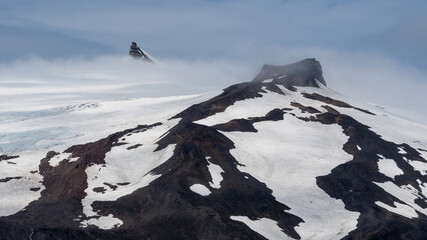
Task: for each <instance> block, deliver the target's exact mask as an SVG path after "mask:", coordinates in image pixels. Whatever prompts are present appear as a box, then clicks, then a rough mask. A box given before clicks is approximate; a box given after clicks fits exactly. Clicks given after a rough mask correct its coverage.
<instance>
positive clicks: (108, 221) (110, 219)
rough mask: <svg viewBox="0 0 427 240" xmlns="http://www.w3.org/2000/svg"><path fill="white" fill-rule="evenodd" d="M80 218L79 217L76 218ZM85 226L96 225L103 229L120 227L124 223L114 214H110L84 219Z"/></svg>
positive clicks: (83, 224)
mask: <svg viewBox="0 0 427 240" xmlns="http://www.w3.org/2000/svg"><path fill="white" fill-rule="evenodd" d="M75 220H78V219H75ZM81 224H82V226H83V227H88V226H89V225H95V226H97V227H99V228H101V229H105V230H107V229H112V228H117V227H120V226H121V225H122V224H123V221H121V220H120V219H118V218H115V217H114V216H113V214H110V215H108V216H100V217H99V218H91V219H89V220H84V221H82V222H81Z"/></svg>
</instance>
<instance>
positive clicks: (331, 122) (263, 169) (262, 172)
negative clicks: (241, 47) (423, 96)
mask: <svg viewBox="0 0 427 240" xmlns="http://www.w3.org/2000/svg"><path fill="white" fill-rule="evenodd" d="M303 61H305V60H303ZM308 61H310V62H313V63H316V62H315V60H314V59H312V60H308ZM299 64H300V63H297V64H296V66H299ZM319 65H320V64H319ZM287 66H288V67H286V66H285V67H279V70H280V71H281V72H280V73H281V74H282V75H280V76H284V75H289V73H290V72H293V70H292V71H290V70H289V69H293V67H289V66H295V65H292V64H291V65H287ZM283 69H287V70H286V71H284V70H283ZM298 69H299V70H298V71H300V70H301V69H300V68H298ZM305 69H309V68H305ZM320 69H321V68H320ZM310 71H311V70H310ZM261 72H263V71H261ZM270 73H271V72H270ZM274 73H275V72H273V73H272V74H274ZM285 73H286V74H285ZM260 74H261V73H260ZM260 74H259V75H260ZM272 74H270V75H268V74H267V75H268V76H271V75H272ZM319 74H321V72H320V73H319V71H318V70H316V71H315V73H313V72H309V73H305V74H302V75H301V76H299V77H298V76H293V77H292V78H286V79H288V80H286V81H284V80H281V79H278V77H277V79H276V80H275V79H274V77H273V80H272V81H265V80H266V79H264V78H265V77H267V75H265V74H264V76H265V77H259V75H258V76H257V77H256V78H255V79H264V80H256V81H254V80H255V79H254V80H253V81H251V82H244V83H240V84H235V85H232V86H230V87H228V88H225V89H224V90H223V92H222V93H221V94H219V95H217V96H215V97H213V98H210V99H207V100H205V101H203V102H199V103H196V104H193V105H192V106H190V107H187V108H185V109H184V110H182V111H179V112H178V113H177V114H173V115H172V116H171V117H170V118H168V119H161V120H160V121H158V122H156V123H155V122H151V123H141V124H140V125H138V126H137V127H133V128H129V129H126V130H122V131H119V132H115V133H112V134H109V135H108V136H107V137H105V138H102V139H100V140H98V141H94V142H89V143H83V144H77V145H73V146H69V147H68V148H67V149H66V150H64V151H61V152H52V151H50V152H48V153H47V154H46V155H45V157H44V158H43V159H41V160H39V161H40V164H39V168H38V173H34V174H40V175H41V176H42V178H43V187H44V189H42V190H41V192H40V194H41V197H40V198H38V199H36V200H34V201H33V202H31V203H30V204H29V205H28V206H26V207H25V208H24V209H22V210H21V211H19V212H17V213H14V214H11V215H9V216H2V217H0V222H1V223H2V224H1V226H0V236H2V237H3V238H4V239H16V238H28V236H29V235H30V234H31V238H32V239H52V238H65V239H98V238H101V239H135V238H136V239H324V238H331V239H377V238H387V239H400V238H410V239H423V237H424V236H426V235H427V232H426V230H425V229H427V227H426V221H427V220H426V219H427V217H426V214H427V211H426V207H427V206H426V195H427V193H426V192H427V184H426V182H427V177H426V174H425V172H424V171H426V172H427V169H425V166H426V164H427V161H426V160H425V158H426V156H425V154H423V152H422V151H421V150H419V148H420V147H418V148H417V147H412V146H411V145H413V144H416V143H414V142H408V143H399V142H397V143H395V142H393V141H389V140H385V139H386V138H387V137H388V136H387V135H386V136H381V135H379V134H378V133H376V132H374V131H373V129H375V130H378V127H377V126H376V125H372V126H368V125H366V122H367V121H368V120H369V121H372V120H373V119H374V120H377V119H378V121H382V122H387V118H386V117H385V116H382V115H381V114H376V113H377V112H376V111H374V110H372V109H365V108H363V107H358V106H353V104H349V103H346V102H344V101H341V100H339V99H335V98H334V95H333V94H332V93H331V92H330V91H328V90H327V88H326V87H325V85H326V82H325V81H324V80H323V81H324V82H325V84H321V85H319V84H317V81H318V82H320V80H319V78H320V76H321V75H319ZM276 75H279V74H276ZM267 79H268V78H267ZM282 79H283V78H282ZM295 79H297V80H295ZM298 79H303V81H302V82H301V81H299V80H298ZM322 79H323V76H322ZM301 83H304V84H306V85H304V86H299V84H301ZM314 83H316V84H317V85H316V86H314V85H313V84H314ZM322 85H323V86H322ZM358 119H359V120H358ZM393 140H394V139H393ZM394 141H395V140H394ZM423 141H424V140H423ZM425 144H427V142H426V143H425ZM416 146H420V145H416ZM4 159H10V158H9V157H7V156H6V157H4ZM13 160H14V161H15V162H17V163H18V164H19V156H18V157H17V158H13ZM34 161H38V160H37V159H34ZM53 162H55V164H54V163H53ZM384 166H385V167H384ZM276 168H277V171H276V170H275V169H276ZM423 169H425V170H423ZM301 176H302V177H301ZM24 180H25V179H12V180H10V181H8V184H10V183H13V181H24ZM0 184H1V183H0ZM0 186H1V185H0ZM401 198H402V199H403V200H402V199H401ZM402 209H404V210H405V209H406V210H407V211H406V212H405V211H403V212H402ZM408 209H412V210H408ZM332 218H333V219H334V222H332V223H330V224H328V221H331V219H332ZM319 219H320V220H319ZM165 229H167V231H165ZM255 229H256V230H255Z"/></svg>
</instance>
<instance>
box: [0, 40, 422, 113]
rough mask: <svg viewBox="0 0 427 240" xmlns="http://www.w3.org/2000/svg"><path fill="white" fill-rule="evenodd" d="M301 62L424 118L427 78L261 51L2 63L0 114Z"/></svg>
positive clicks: (340, 57)
mask: <svg viewBox="0 0 427 240" xmlns="http://www.w3.org/2000/svg"><path fill="white" fill-rule="evenodd" d="M254 56H256V57H254ZM306 57H315V58H316V59H317V60H319V61H320V62H321V64H322V66H323V71H324V77H325V79H326V82H327V83H328V87H330V88H331V89H333V90H335V91H337V92H339V93H341V94H343V95H346V96H349V97H351V98H354V99H355V100H359V101H361V102H369V103H374V104H378V105H382V106H386V107H394V108H400V109H406V110H408V111H412V112H415V113H418V114H424V115H425V116H427V110H426V109H425V106H424V105H425V103H426V102H427V95H426V94H425V91H426V89H427V82H426V77H427V74H426V72H423V71H420V70H417V69H415V68H412V67H409V66H405V65H403V64H401V63H398V62H395V61H392V60H390V59H387V58H384V57H381V56H378V55H368V54H361V53H360V54H354V53H351V54H350V53H343V52H337V51H333V50H328V49H322V48H310V49H283V48H271V49H267V50H266V49H263V50H260V52H251V53H248V54H247V59H249V60H246V61H242V60H233V59H231V60H230V59H229V60H211V61H208V60H205V61H188V60H186V61H184V60H180V59H160V60H159V61H158V64H155V65H154V64H147V63H143V62H141V61H138V60H135V59H133V58H130V57H124V56H116V55H114V56H99V57H95V58H92V59H83V58H74V59H63V60H55V61H49V60H43V59H38V58H33V59H29V60H25V61H17V62H14V63H11V64H4V65H0V111H2V112H4V111H17V110H28V109H32V108H47V107H52V106H63V105H67V104H76V103H82V102H90V101H101V100H113V99H124V98H141V97H161V96H176V95H189V94H198V93H204V92H208V91H220V90H221V89H223V88H225V87H228V86H229V85H232V84H235V83H239V82H245V81H250V80H252V78H253V77H254V76H255V75H256V74H257V73H258V71H259V70H260V68H261V66H262V64H264V63H269V64H277V65H284V64H288V63H292V62H295V61H299V60H301V59H304V58H306Z"/></svg>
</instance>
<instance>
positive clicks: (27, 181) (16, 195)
mask: <svg viewBox="0 0 427 240" xmlns="http://www.w3.org/2000/svg"><path fill="white" fill-rule="evenodd" d="M0 155H1V153H0ZM45 156H46V153H45V152H41V151H35V152H34V151H28V152H21V153H19V158H14V159H10V160H8V161H0V178H7V177H22V178H21V179H12V180H10V181H8V182H2V183H0V216H7V215H11V214H14V213H16V212H18V211H20V210H21V209H23V208H24V207H25V206H27V205H28V204H29V203H30V202H32V201H34V200H37V199H38V198H39V197H40V192H41V191H43V190H44V186H43V185H42V184H41V181H42V180H43V178H42V176H41V175H40V174H39V173H38V172H36V173H30V171H36V170H38V167H39V161H40V160H41V159H42V158H44V157H45ZM8 162H13V163H15V164H10V163H8ZM30 188H40V190H39V191H30Z"/></svg>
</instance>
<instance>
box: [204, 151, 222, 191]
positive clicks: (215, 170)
mask: <svg viewBox="0 0 427 240" xmlns="http://www.w3.org/2000/svg"><path fill="white" fill-rule="evenodd" d="M209 159H210V158H209ZM206 160H208V158H207V157H206ZM208 168H209V172H210V174H211V177H212V182H211V183H210V185H211V187H213V188H217V189H218V188H220V187H221V181H222V176H221V173H223V172H224V170H223V169H222V168H221V166H219V165H216V164H213V163H211V162H210V161H209V164H208Z"/></svg>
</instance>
